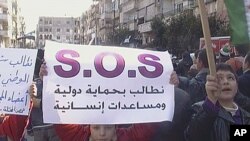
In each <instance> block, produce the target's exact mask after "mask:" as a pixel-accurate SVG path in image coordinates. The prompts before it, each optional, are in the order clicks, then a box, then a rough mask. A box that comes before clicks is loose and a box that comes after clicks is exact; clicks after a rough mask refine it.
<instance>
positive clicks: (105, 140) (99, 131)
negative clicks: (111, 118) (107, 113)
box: [90, 125, 116, 141]
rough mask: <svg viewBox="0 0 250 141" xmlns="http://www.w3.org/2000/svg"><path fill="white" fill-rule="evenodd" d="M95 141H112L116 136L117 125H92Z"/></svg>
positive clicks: (91, 129)
mask: <svg viewBox="0 0 250 141" xmlns="http://www.w3.org/2000/svg"><path fill="white" fill-rule="evenodd" d="M90 132H91V138H92V139H93V141H112V140H113V139H114V137H115V136H116V127H115V125H90Z"/></svg>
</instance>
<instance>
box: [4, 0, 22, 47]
mask: <svg viewBox="0 0 250 141" xmlns="http://www.w3.org/2000/svg"><path fill="white" fill-rule="evenodd" d="M20 10H21V9H20V8H19V5H18V0H0V47H18V45H19V44H18V41H17V38H18V37H19V36H20V35H21V33H22V26H23V17H22V16H21V15H20Z"/></svg>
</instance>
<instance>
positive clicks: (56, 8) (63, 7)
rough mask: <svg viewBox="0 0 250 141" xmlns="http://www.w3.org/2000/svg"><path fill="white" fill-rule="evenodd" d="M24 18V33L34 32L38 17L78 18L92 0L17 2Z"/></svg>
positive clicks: (24, 0) (21, 0)
mask: <svg viewBox="0 0 250 141" xmlns="http://www.w3.org/2000/svg"><path fill="white" fill-rule="evenodd" d="M18 1H19V6H20V8H21V14H22V16H24V20H25V24H26V33H28V32H31V31H33V30H36V25H37V23H38V18H39V16H51V17H52V16H53V17H65V16H67V17H71V16H72V17H79V16H81V15H82V13H83V12H85V11H86V10H88V9H89V8H90V5H91V4H93V0H18Z"/></svg>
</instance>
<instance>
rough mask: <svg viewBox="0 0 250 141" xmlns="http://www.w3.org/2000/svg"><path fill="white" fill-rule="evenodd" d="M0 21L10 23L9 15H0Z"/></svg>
mask: <svg viewBox="0 0 250 141" xmlns="http://www.w3.org/2000/svg"><path fill="white" fill-rule="evenodd" d="M0 21H8V16H7V14H0Z"/></svg>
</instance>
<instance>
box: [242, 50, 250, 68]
mask: <svg viewBox="0 0 250 141" xmlns="http://www.w3.org/2000/svg"><path fill="white" fill-rule="evenodd" d="M247 70H250V51H249V52H248V53H247V54H246V56H245V58H244V62H243V71H244V72H245V71H247Z"/></svg>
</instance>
